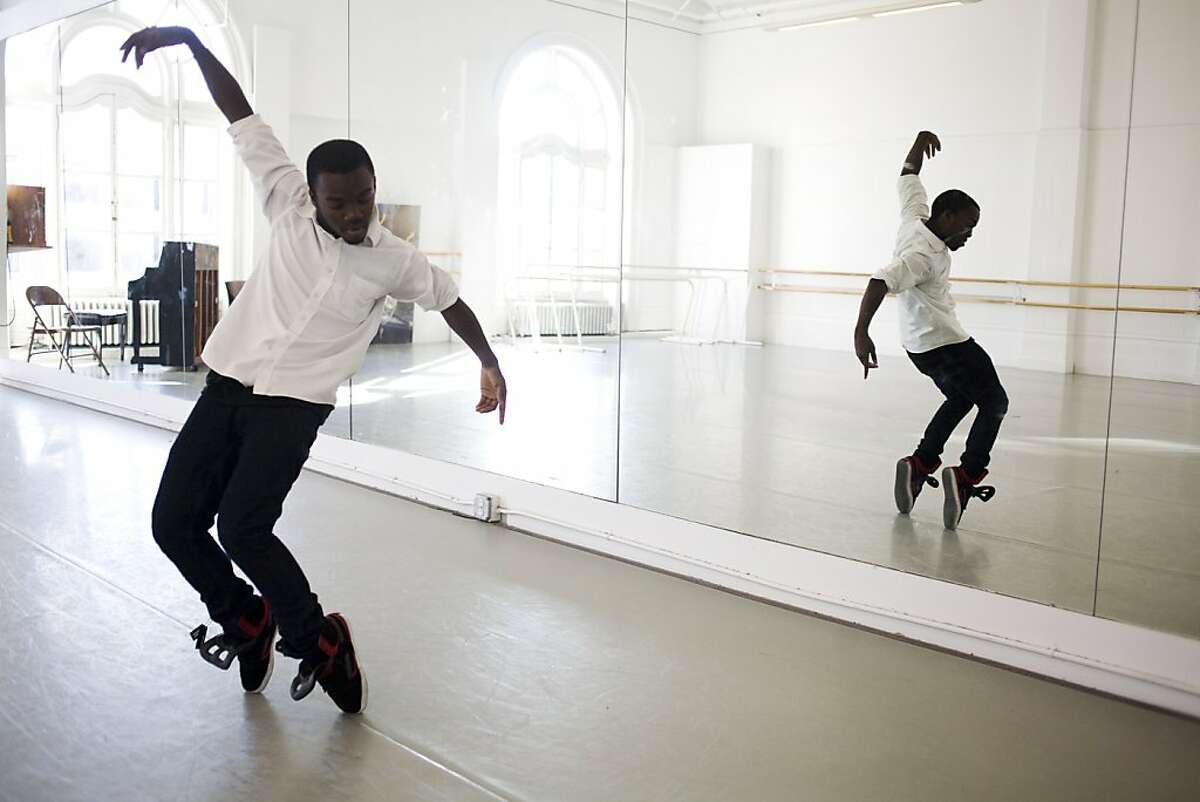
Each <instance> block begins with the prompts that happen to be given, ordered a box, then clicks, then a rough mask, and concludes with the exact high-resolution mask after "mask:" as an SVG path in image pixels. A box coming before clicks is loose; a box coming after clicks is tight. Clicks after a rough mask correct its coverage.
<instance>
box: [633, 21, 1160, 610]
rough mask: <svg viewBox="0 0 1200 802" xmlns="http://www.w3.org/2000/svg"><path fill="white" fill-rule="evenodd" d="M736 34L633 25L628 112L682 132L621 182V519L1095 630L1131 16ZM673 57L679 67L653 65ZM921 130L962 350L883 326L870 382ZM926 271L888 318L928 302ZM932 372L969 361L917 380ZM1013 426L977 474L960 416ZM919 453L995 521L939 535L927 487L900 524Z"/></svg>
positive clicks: (647, 153)
mask: <svg viewBox="0 0 1200 802" xmlns="http://www.w3.org/2000/svg"><path fill="white" fill-rule="evenodd" d="M739 5H740V4H734V3H707V4H704V3H701V4H694V7H689V8H688V9H685V10H684V11H682V12H681V13H680V20H678V24H677V25H676V27H675V30H671V29H669V28H664V26H663V23H662V21H661V20H659V19H655V18H653V17H652V16H651V15H649V14H646V15H643V17H644V19H641V20H633V21H631V23H630V52H629V83H630V87H631V93H632V95H633V96H634V97H637V94H638V92H639V90H640V89H641V88H642V87H643V86H652V85H655V84H657V83H662V82H669V83H670V84H671V85H673V86H674V92H673V94H675V95H676V96H677V97H680V98H687V99H688V101H689V102H690V103H691V104H692V106H693V111H692V113H691V114H690V115H687V116H685V117H684V119H685V120H686V124H685V125H683V126H680V127H678V128H675V129H671V130H661V131H658V132H655V133H654V134H651V133H650V132H649V131H648V132H647V133H646V142H645V145H644V148H643V152H642V153H640V154H638V157H636V158H635V159H634V160H633V164H634V165H635V173H634V176H633V178H632V181H633V185H634V187H635V188H636V190H635V195H636V198H637V200H636V201H635V202H634V203H633V204H632V206H631V209H630V219H629V221H628V224H627V226H628V228H629V230H630V232H631V241H632V243H633V245H632V247H631V248H630V251H631V254H632V256H633V259H632V260H631V264H628V265H626V267H625V275H624V283H625V294H626V297H627V299H628V301H629V303H630V309H629V311H628V312H627V314H626V316H625V321H626V330H625V334H624V340H623V349H622V382H621V387H622V405H621V466H620V468H621V471H620V493H619V499H620V501H621V502H623V503H627V504H633V505H637V506H640V507H645V508H648V509H653V510H659V511H663V512H667V513H670V514H672V515H676V516H681V517H686V518H690V519H692V520H697V521H702V522H705V523H709V524H713V525H716V526H720V527H724V528H727V529H733V530H737V531H740V532H745V533H747V534H748V535H753V536H756V537H762V538H769V539H772V540H777V541H781V542H785V543H790V544H794V545H796V546H800V547H804V548H811V549H817V550H820V551H824V552H829V553H831V554H837V555H840V556H845V557H851V558H853V559H857V560H864V561H867V562H871V563H876V564H880V565H885V566H890V567H893V568H897V569H899V570H903V571H910V572H916V573H920V574H924V575H927V576H933V577H937V578H940V579H945V580H949V581H953V582H959V583H963V584H968V585H972V586H976V587H981V588H986V589H988V590H994V591H999V592H1002V593H1006V594H1011V595H1015V596H1020V597H1023V598H1029V599H1035V600H1038V601H1042V602H1046V603H1050V604H1054V605H1057V606H1061V607H1066V608H1070V609H1073V610H1079V611H1084V612H1091V611H1092V609H1093V602H1094V595H1095V578H1096V573H1095V571H1096V553H1097V547H1098V543H1099V535H1100V522H1101V515H1102V506H1103V495H1102V491H1103V489H1104V482H1105V442H1106V441H1105V435H1106V431H1107V427H1108V412H1109V400H1110V399H1109V391H1110V384H1111V374H1112V360H1113V355H1112V348H1113V326H1114V320H1115V306H1114V304H1115V290H1114V289H1113V288H1114V287H1115V285H1116V283H1117V282H1118V280H1119V278H1120V270H1119V267H1120V265H1119V261H1120V259H1119V256H1120V247H1119V240H1120V229H1121V226H1120V209H1121V207H1122V202H1123V177H1124V172H1125V152H1124V151H1125V146H1126V140H1127V135H1128V109H1129V106H1128V102H1129V93H1130V88H1131V83H1130V82H1131V76H1132V61H1131V55H1132V49H1131V48H1132V44H1133V34H1134V25H1133V17H1132V16H1131V15H1130V14H1129V13H1127V6H1129V7H1132V4H1125V3H1111V4H1109V3H1091V2H1069V3H1060V2H1057V0H1053V1H1051V0H1020V1H1018V2H994V1H991V2H989V1H988V0H984V1H983V2H977V3H951V4H947V3H939V4H928V3H927V4H917V3H909V4H897V3H882V2H881V3H874V4H873V3H844V4H838V3H834V4H825V6H828V7H829V8H827V9H826V11H828V13H823V14H822V15H810V16H809V17H808V18H805V17H804V16H803V14H802V13H800V12H801V11H802V9H797V8H796V6H797V5H798V4H786V3H779V4H758V5H757V6H756V7H755V10H756V11H757V12H761V13H759V14H758V15H757V16H756V15H755V14H749V13H744V12H745V9H742V8H738V7H737V6H739ZM772 5H775V6H777V7H778V9H779V10H780V11H784V10H787V11H791V12H795V14H796V15H797V17H796V18H789V17H787V16H786V15H783V14H777V15H774V16H772V14H771V11H772V9H771V8H769V7H770V6H772ZM1176 5H1178V4H1176ZM785 6H787V7H788V8H787V9H784V7H785ZM825 6H823V8H825ZM901 6H903V7H901ZM839 7H841V8H839ZM900 12H903V13H900ZM685 23H686V24H685ZM676 41H678V42H685V43H686V44H685V45H683V46H686V47H689V48H690V53H691V60H690V61H689V62H687V63H681V59H678V58H674V57H671V58H668V57H666V56H664V53H665V52H667V50H666V49H665V48H666V47H667V46H666V45H664V42H667V43H672V44H673V43H674V42H676ZM1015 54H1020V57H1019V58H1018V57H1015ZM923 130H928V131H932V132H933V133H935V134H936V135H937V136H938V137H939V141H940V144H941V150H940V152H938V153H937V154H936V156H935V157H934V158H931V159H930V158H926V159H924V163H923V165H921V170H920V173H919V180H920V181H921V182H922V183H923V184H924V189H925V192H926V193H927V198H928V202H929V203H932V202H933V201H934V200H935V199H936V198H937V196H938V195H940V194H941V193H942V192H943V191H945V190H949V189H960V190H963V191H965V192H966V193H967V194H968V195H969V196H970V197H971V198H973V199H975V200H976V201H977V204H978V206H979V207H980V209H981V212H980V216H979V220H978V225H977V227H976V228H975V229H974V232H973V236H972V237H971V239H970V241H969V243H967V244H966V245H964V246H963V247H961V249H959V250H957V251H954V252H953V258H952V270H951V272H950V285H949V289H950V291H951V293H952V294H953V296H954V298H955V299H956V301H957V309H956V310H955V312H956V315H957V319H958V321H959V322H960V324H961V329H960V330H959V332H960V333H958V334H955V332H954V331H950V332H949V334H948V335H946V334H945V332H946V329H945V325H948V324H943V323H940V322H938V321H931V320H930V319H929V316H930V315H932V314H934V312H933V310H932V308H931V307H930V306H929V305H928V304H925V303H924V302H923V301H922V302H920V303H908V302H906V300H905V299H904V298H903V297H901V296H899V295H893V296H892V297H888V298H887V299H885V300H884V302H883V306H882V307H881V309H880V311H879V312H878V314H877V315H876V316H875V318H874V321H873V323H872V325H871V327H870V336H871V337H872V338H873V341H874V343H875V345H876V350H877V358H878V362H879V367H878V368H877V369H873V370H871V371H870V377H869V379H868V380H865V381H864V368H863V366H862V365H860V364H859V362H858V360H857V359H856V357H855V348H854V333H855V328H856V320H857V318H858V314H859V308H860V299H861V297H862V295H863V293H864V289H865V287H866V286H867V284H868V281H869V280H870V279H871V278H872V277H873V276H875V274H876V273H877V271H879V270H881V269H883V268H885V267H887V266H889V265H891V264H893V263H894V260H895V257H896V253H895V250H896V248H897V230H898V229H900V236H901V238H903V237H905V236H924V234H921V233H920V232H921V231H924V232H925V234H929V235H930V236H934V235H933V234H931V231H932V230H937V225H936V221H931V224H933V225H934V228H933V229H932V230H931V229H930V228H929V225H926V224H921V223H918V224H916V225H917V226H918V227H919V228H918V229H914V228H912V226H911V225H909V228H908V229H907V233H906V229H904V228H903V227H902V224H904V221H903V220H902V216H901V212H902V198H901V197H899V196H898V186H897V182H898V179H899V178H900V174H901V171H902V167H903V165H904V163H905V161H906V159H907V158H908V154H909V152H910V147H911V146H912V144H913V142H914V139H915V137H916V135H917V134H918V132H920V131H923ZM640 144H641V142H639V145H640ZM912 180H914V179H911V178H910V179H906V181H907V182H911V181H912ZM906 186H907V187H908V188H909V189H908V190H905V187H906ZM911 186H912V185H911V183H905V182H901V186H900V190H901V191H905V192H908V193H909V195H908V197H909V199H910V200H911ZM1165 200H1166V198H1165V197H1160V198H1156V199H1155V202H1160V201H1165ZM919 214H920V215H922V216H925V215H929V214H930V210H928V209H925V210H924V211H922V212H920V213H919ZM1146 214H1151V213H1150V212H1149V210H1148V209H1147V211H1146ZM664 221H665V222H664ZM914 232H917V233H914ZM946 233H950V232H947V231H943V234H946ZM947 244H955V243H950V242H949V239H945V240H943V238H941V237H938V238H937V239H936V241H933V240H930V242H929V244H928V247H929V248H931V249H932V251H931V252H932V253H939V252H940V253H941V254H942V256H945V255H948V253H949V252H948V251H947V249H946V246H947ZM938 258H941V257H938ZM903 269H904V266H903V265H900V267H898V268H896V270H897V271H901V272H902V271H903ZM936 269H938V268H937V265H936V264H935V265H934V266H933V268H928V269H926V268H918V269H917V271H918V272H919V273H920V272H921V270H926V272H924V273H921V275H917V276H915V277H912V278H911V279H898V281H899V282H900V284H901V286H899V287H895V288H893V287H891V286H889V287H888V289H897V290H901V291H904V290H908V289H909V288H910V287H915V285H916V284H917V283H920V285H921V286H919V287H915V290H916V291H917V292H927V293H928V294H931V295H930V297H932V295H934V294H936V293H938V292H939V291H940V290H939V289H938V286H937V285H938V281H939V279H938V276H937V275H936V273H935V272H933V271H934V270H936ZM893 272H896V271H893ZM905 282H907V283H905ZM1164 282H1165V279H1164ZM1172 283H1182V281H1181V280H1176V281H1174V282H1172ZM943 288H944V287H943ZM910 294H911V293H910ZM910 300H911V299H910ZM935 302H936V299H935ZM939 326H940V327H941V328H940V329H939ZM914 330H916V331H924V332H925V333H926V334H928V333H930V332H933V336H932V338H929V337H927V338H925V339H924V340H921V339H920V338H918V341H917V342H916V343H915V345H914V344H913V341H912V340H913V331H914ZM943 335H945V336H943ZM968 336H969V337H971V338H973V343H968V344H964V345H960V344H959V343H960V342H961V341H962V340H963V339H964V338H965V337H968ZM939 338H941V339H939ZM932 340H937V342H933V341H932ZM942 343H952V344H953V346H952V350H953V349H959V348H961V349H966V348H967V345H970V346H971V347H972V350H971V351H970V352H968V353H965V354H964V355H962V356H961V357H954V358H950V357H945V358H943V357H941V356H938V355H934V356H930V355H929V354H928V353H926V352H929V351H931V350H932V349H933V348H935V347H939V348H940V347H941V344H942ZM906 350H911V351H914V352H917V354H916V357H917V358H915V359H914V358H910V357H909V356H907V355H906ZM951 356H953V355H951ZM993 365H994V369H993ZM931 377H934V378H931ZM1163 378H1165V377H1163ZM935 379H936V380H935ZM1005 395H1006V396H1007V399H1008V402H1007V404H1005V402H1004V396H1005ZM976 404H978V406H976ZM1006 406H1007V415H1006V417H1004V418H1003V423H1002V426H1001V427H1000V430H999V437H998V439H997V440H996V441H995V445H994V447H993V448H991V449H988V448H987V445H988V443H986V442H982V441H986V440H987V439H988V436H987V433H986V432H983V433H981V434H978V433H977V438H978V442H976V443H975V444H974V445H972V444H969V443H968V442H967V438H968V432H969V431H970V430H971V429H970V427H971V424H972V421H973V420H974V419H975V417H976V413H977V412H979V411H980V410H983V411H982V412H981V413H980V414H981V415H982V416H983V417H985V418H998V417H999V416H1000V415H1002V414H1004V412H1005V411H1006V410H1005V407H1006ZM935 412H936V413H937V416H938V418H939V419H940V422H938V421H935V420H934V416H935ZM964 416H965V420H962V422H961V424H959V425H958V426H957V428H954V429H953V434H950V435H949V437H948V438H947V436H946V435H947V432H948V430H949V429H948V427H947V422H948V424H949V426H951V427H952V426H953V424H954V423H955V422H956V421H957V420H959V419H961V418H964ZM927 428H929V429H933V428H936V429H937V431H926V430H927ZM984 428H986V427H984ZM993 430H994V427H993ZM993 433H994V432H993ZM923 441H924V445H922V446H921V448H922V449H925V450H926V451H928V452H930V456H929V457H928V458H927V462H935V461H936V459H937V457H938V454H937V451H938V448H937V446H940V445H941V444H942V443H944V451H943V452H942V453H941V455H940V457H941V459H942V460H943V467H952V466H957V465H959V464H960V455H964V454H966V455H968V456H965V457H963V460H962V464H963V465H964V466H965V465H966V464H967V460H968V459H969V458H970V456H969V455H970V454H972V453H973V454H974V460H975V462H976V468H975V471H974V472H975V473H976V474H978V473H982V469H983V468H985V467H986V469H987V470H988V471H989V474H988V476H987V477H986V479H985V480H984V482H983V483H982V484H983V485H987V486H993V487H994V488H995V495H994V497H992V498H990V499H989V500H987V503H984V498H983V496H982V495H977V496H968V497H967V509H965V511H964V514H963V516H962V518H961V522H958V523H957V526H956V527H955V528H948V527H947V526H946V523H945V521H944V517H945V509H944V508H945V503H944V496H943V489H944V488H934V487H932V486H930V485H922V486H921V487H922V488H923V490H922V492H921V493H920V495H919V496H918V497H917V499H916V503H915V507H914V508H913V509H912V510H911V512H910V513H909V514H901V513H900V511H899V508H898V506H897V499H896V498H895V495H896V488H895V485H896V474H897V470H898V463H899V460H900V459H901V458H904V457H907V456H910V455H913V454H914V453H915V452H917V451H918V450H920V449H918V445H919V444H922V443H923ZM929 444H933V446H934V447H932V448H929ZM988 457H990V463H989V462H988V461H987V458H988ZM929 467H930V468H933V467H935V465H929ZM930 475H931V478H933V479H935V480H941V481H942V483H943V485H944V484H945V477H944V476H943V475H942V473H941V471H932V472H931V474H930ZM973 478H978V476H976V477H973Z"/></svg>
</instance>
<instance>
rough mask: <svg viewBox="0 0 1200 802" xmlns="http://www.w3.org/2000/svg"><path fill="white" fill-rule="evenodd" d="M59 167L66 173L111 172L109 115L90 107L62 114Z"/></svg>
mask: <svg viewBox="0 0 1200 802" xmlns="http://www.w3.org/2000/svg"><path fill="white" fill-rule="evenodd" d="M62 149H63V166H64V168H65V169H67V170H72V169H76V170H87V171H90V172H97V173H107V172H111V171H112V112H111V111H110V110H109V107H108V106H103V105H93V106H87V107H85V108H82V109H69V110H64V111H63V113H62Z"/></svg>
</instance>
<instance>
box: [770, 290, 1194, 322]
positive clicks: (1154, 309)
mask: <svg viewBox="0 0 1200 802" xmlns="http://www.w3.org/2000/svg"><path fill="white" fill-rule="evenodd" d="M757 289H760V290H763V291H764V292H801V293H806V294H810V295H853V296H860V295H862V292H861V291H859V290H852V289H845V288H841V287H799V286H795V285H787V284H759V285H758V287H757ZM956 300H959V301H962V302H963V303H977V304H1000V305H1006V306H1032V307H1037V308H1040V309H1077V310H1082V311H1087V312H1147V313H1151V314H1160V315H1200V309H1183V308H1180V307H1170V306H1100V305H1096V304H1060V303H1050V302H1046V301H1026V300H1023V299H1019V298H989V297H987V296H983V295H960V296H956Z"/></svg>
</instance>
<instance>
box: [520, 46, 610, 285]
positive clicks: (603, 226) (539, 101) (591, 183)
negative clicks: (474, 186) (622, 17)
mask: <svg viewBox="0 0 1200 802" xmlns="http://www.w3.org/2000/svg"><path fill="white" fill-rule="evenodd" d="M620 108H621V106H620V101H619V97H618V91H617V88H616V87H615V86H614V85H613V81H612V80H611V79H610V78H609V77H608V75H607V74H605V72H604V70H603V69H602V68H601V67H600V66H599V64H597V62H596V60H595V59H593V58H592V57H590V56H589V55H587V54H586V53H585V52H583V51H582V50H580V49H577V48H575V47H572V46H570V45H565V44H551V45H545V46H542V47H538V48H537V49H534V50H532V51H530V52H528V53H527V54H525V55H524V56H523V57H521V58H520V60H519V61H517V62H516V64H515V66H514V67H513V69H512V71H511V72H510V73H509V76H508V79H507V81H506V83H505V85H504V93H503V95H502V97H501V103H500V126H499V138H500V176H499V178H500V181H499V201H500V203H499V206H500V210H501V217H502V219H501V249H502V252H503V257H504V261H505V262H506V265H505V267H506V270H507V272H508V277H509V278H514V277H517V276H520V275H523V274H530V273H543V272H546V271H548V270H549V271H555V270H562V269H574V268H580V267H582V268H590V267H612V266H616V265H617V264H618V261H619V256H620V245H621V166H622V162H621V147H622V141H621V140H622V115H621V113H620Z"/></svg>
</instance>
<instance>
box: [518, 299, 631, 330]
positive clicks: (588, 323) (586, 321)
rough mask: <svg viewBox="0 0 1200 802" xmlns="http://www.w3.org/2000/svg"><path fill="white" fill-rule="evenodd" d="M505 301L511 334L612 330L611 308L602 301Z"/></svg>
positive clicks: (613, 327)
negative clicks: (506, 302)
mask: <svg viewBox="0 0 1200 802" xmlns="http://www.w3.org/2000/svg"><path fill="white" fill-rule="evenodd" d="M508 304H509V306H508V319H509V325H510V327H511V332H512V334H514V335H515V336H517V337H536V336H542V337H553V336H555V335H557V334H561V335H562V336H564V337H574V336H576V334H579V335H582V336H584V337H587V336H600V335H606V334H609V335H611V334H615V328H616V326H615V322H614V319H613V309H612V307H611V306H610V305H609V304H607V303H604V302H603V301H576V302H575V303H571V302H569V301H560V302H558V303H551V302H550V301H517V300H510V301H509V302H508ZM576 323H578V326H577V325H576Z"/></svg>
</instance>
